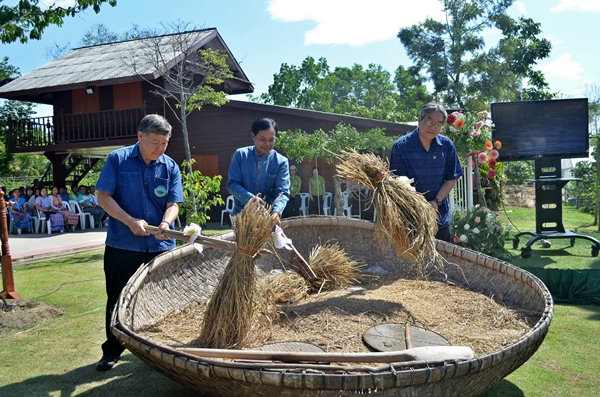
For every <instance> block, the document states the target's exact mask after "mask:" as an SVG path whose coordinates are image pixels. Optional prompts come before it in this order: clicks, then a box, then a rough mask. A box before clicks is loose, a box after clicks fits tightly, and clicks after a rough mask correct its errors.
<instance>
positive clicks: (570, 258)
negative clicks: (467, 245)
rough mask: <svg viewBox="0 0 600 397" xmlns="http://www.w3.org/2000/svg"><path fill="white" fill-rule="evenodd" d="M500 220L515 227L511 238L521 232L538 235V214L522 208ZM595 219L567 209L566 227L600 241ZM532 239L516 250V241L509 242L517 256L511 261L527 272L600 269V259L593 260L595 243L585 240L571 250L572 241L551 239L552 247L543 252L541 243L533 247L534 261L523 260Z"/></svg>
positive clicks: (524, 238)
mask: <svg viewBox="0 0 600 397" xmlns="http://www.w3.org/2000/svg"><path fill="white" fill-rule="evenodd" d="M500 220H501V222H502V223H503V224H505V223H511V224H512V225H513V227H514V228H515V229H514V230H512V231H511V237H514V236H515V235H516V234H517V233H518V232H535V230H536V226H535V210H534V209H527V208H518V207H507V208H506V212H505V211H501V214H500ZM593 221H594V217H593V216H592V215H590V214H584V213H582V212H579V211H578V210H577V209H576V208H575V207H571V206H568V205H563V226H564V227H565V229H566V230H570V231H572V232H574V233H577V234H581V235H586V236H590V237H592V238H595V239H596V240H600V233H599V232H598V231H597V228H598V227H597V226H593V225H592V224H593ZM530 238H531V236H529V235H523V236H521V237H520V238H519V240H520V243H519V247H518V248H517V249H516V250H515V249H513V246H512V241H507V242H506V247H507V248H509V251H510V253H511V254H512V255H513V260H512V261H511V262H512V263H514V264H515V265H517V266H519V267H523V268H556V269H600V257H592V254H591V246H592V245H593V243H592V242H591V241H589V240H586V239H583V238H576V239H575V244H574V245H573V246H571V241H570V240H571V239H569V238H561V239H551V240H550V242H551V244H552V247H550V248H542V246H541V242H540V241H537V242H535V243H534V244H533V245H532V251H531V257H529V258H526V259H525V258H522V257H521V249H522V248H523V247H525V244H526V243H527V241H528V240H529V239H530Z"/></svg>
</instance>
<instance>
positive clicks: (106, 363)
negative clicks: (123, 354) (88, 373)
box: [96, 354, 119, 371]
mask: <svg viewBox="0 0 600 397" xmlns="http://www.w3.org/2000/svg"><path fill="white" fill-rule="evenodd" d="M117 361H119V356H113V355H112V354H106V355H104V356H102V358H101V359H100V361H98V364H96V370H97V371H108V370H111V369H112V368H113V367H114V366H115V364H116V363H117Z"/></svg>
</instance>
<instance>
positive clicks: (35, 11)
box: [0, 0, 117, 43]
mask: <svg viewBox="0 0 600 397" xmlns="http://www.w3.org/2000/svg"><path fill="white" fill-rule="evenodd" d="M104 3H108V4H110V5H111V6H113V7H114V6H116V5H117V1H116V0H76V1H75V2H74V4H73V5H71V6H68V7H62V6H60V5H57V4H56V2H53V3H51V4H50V5H48V6H46V4H47V2H42V1H40V0H20V1H19V2H18V4H17V5H15V6H4V5H3V6H0V42H2V43H12V42H15V41H17V40H19V41H21V42H22V43H26V42H27V41H28V40H29V39H32V40H39V39H40V38H41V37H42V33H43V32H44V30H45V29H46V28H47V27H48V26H50V25H58V26H62V24H63V22H64V19H65V18H66V17H68V16H71V17H74V16H75V15H77V14H78V13H80V12H82V11H84V10H86V9H88V8H89V7H92V9H93V10H94V12H96V13H98V12H100V6H102V5H103V4H104Z"/></svg>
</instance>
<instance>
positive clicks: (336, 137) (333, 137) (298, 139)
mask: <svg viewBox="0 0 600 397" xmlns="http://www.w3.org/2000/svg"><path fill="white" fill-rule="evenodd" d="M395 140H396V137H388V136H386V135H385V132H384V130H382V129H380V128H374V129H371V130H369V131H368V132H359V131H358V130H357V129H356V128H354V127H353V126H351V125H348V124H344V123H338V124H337V125H336V126H335V128H334V129H333V130H331V131H329V132H325V131H323V130H320V129H319V130H316V131H314V132H313V133H312V134H307V133H306V132H304V131H302V130H296V131H281V132H280V133H279V138H277V141H276V143H275V146H276V147H277V148H278V149H281V150H282V151H283V152H285V154H286V156H288V157H289V158H291V159H293V160H295V161H298V162H302V161H305V160H306V161H313V160H315V159H317V158H320V159H322V160H323V161H325V162H326V163H327V164H329V165H330V166H331V167H332V168H331V169H332V174H333V182H334V189H335V194H334V203H335V208H336V210H337V213H338V214H342V213H343V207H344V201H343V198H342V188H341V183H340V180H339V178H338V177H337V175H336V173H335V162H336V160H337V157H336V155H337V154H339V153H341V152H342V150H350V149H354V150H357V151H360V150H369V151H372V152H374V153H377V152H379V151H381V149H389V148H391V147H392V145H393V144H394V141H395Z"/></svg>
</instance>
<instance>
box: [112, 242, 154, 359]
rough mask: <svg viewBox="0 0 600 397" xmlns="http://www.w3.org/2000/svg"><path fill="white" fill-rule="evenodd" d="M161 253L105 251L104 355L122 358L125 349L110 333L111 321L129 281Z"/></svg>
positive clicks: (120, 250)
mask: <svg viewBox="0 0 600 397" xmlns="http://www.w3.org/2000/svg"><path fill="white" fill-rule="evenodd" d="M159 254H161V252H137V251H129V250H123V249H119V248H113V247H109V246H108V245H107V246H106V248H105V249H104V277H105V280H106V296H107V299H106V342H104V343H103V344H102V353H103V354H104V355H114V356H117V357H118V356H120V355H121V353H123V350H125V348H124V347H123V345H121V344H120V343H119V341H118V340H117V338H116V336H114V335H113V334H112V333H111V332H110V319H111V317H112V312H113V310H114V307H115V305H116V304H117V302H118V300H119V295H120V294H121V291H122V290H123V288H124V287H125V285H126V284H127V281H129V279H130V278H131V276H133V274H134V273H135V272H136V271H137V269H138V268H139V267H140V266H141V265H142V264H144V263H148V262H150V261H151V260H152V259H153V258H154V257H155V256H157V255H159Z"/></svg>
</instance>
